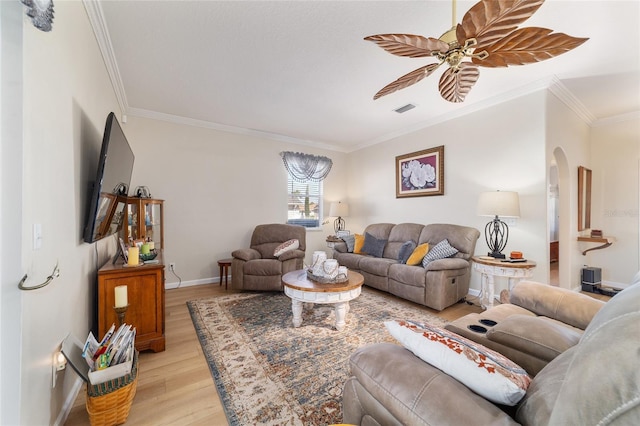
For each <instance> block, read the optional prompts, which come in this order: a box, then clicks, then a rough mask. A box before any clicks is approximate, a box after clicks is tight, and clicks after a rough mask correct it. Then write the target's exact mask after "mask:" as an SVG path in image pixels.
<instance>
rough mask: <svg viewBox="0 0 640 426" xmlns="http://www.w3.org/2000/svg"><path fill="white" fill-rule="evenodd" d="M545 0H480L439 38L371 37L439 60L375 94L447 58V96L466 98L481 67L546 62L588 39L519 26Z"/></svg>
mask: <svg viewBox="0 0 640 426" xmlns="http://www.w3.org/2000/svg"><path fill="white" fill-rule="evenodd" d="M542 3H544V0H480V2H478V3H476V4H475V5H474V6H473V7H472V8H471V9H469V11H468V12H467V13H465V15H464V17H463V18H462V22H461V23H460V24H456V0H453V18H452V23H453V25H452V27H451V29H450V30H449V31H447V32H445V33H444V34H442V35H441V36H440V37H439V38H433V37H423V36H419V35H413V34H377V35H372V36H368V37H365V40H368V41H372V42H374V43H376V44H377V45H378V46H380V47H381V48H383V49H384V50H386V51H387V52H389V53H392V54H394V55H397V56H404V57H409V58H425V57H434V58H435V59H437V60H438V62H435V63H431V64H428V65H425V66H423V67H420V68H418V69H416V70H414V71H411V72H410V73H408V74H405V75H403V76H402V77H400V78H398V79H397V80H396V81H394V82H392V83H390V84H388V85H386V86H385V87H383V88H382V89H380V91H378V93H376V94H375V95H374V97H373V99H374V100H375V99H378V98H380V97H382V96H385V95H388V94H390V93H393V92H395V91H397V90H400V89H404V88H406V87H409V86H411V85H413V84H415V83H417V82H419V81H420V80H422V79H423V78H425V77H428V76H429V75H431V74H432V73H433V72H434V71H435V70H436V69H438V68H439V67H440V65H442V64H444V63H445V62H446V63H447V64H448V65H449V69H447V70H446V71H445V72H444V73H443V74H442V76H441V77H440V83H439V89H440V94H441V96H442V97H443V98H444V99H445V100H447V101H449V102H463V101H464V99H465V97H466V96H467V94H468V93H469V91H470V90H471V88H472V87H473V85H474V84H475V83H476V81H478V77H479V76H480V70H479V67H480V66H482V67H491V68H496V67H508V66H510V65H526V64H530V63H534V62H540V61H544V60H545V59H549V58H553V57H554V56H558V55H561V54H562V53H565V52H568V51H569V50H572V49H574V48H576V47H578V46H580V45H581V44H582V43H584V42H585V41H587V40H588V38H576V37H571V36H568V35H566V34H563V33H553V34H552V31H553V30H549V29H547V28H537V27H528V28H518V25H520V24H521V23H522V22H524V21H526V20H527V19H528V18H529V17H531V15H533V14H534V13H535V12H536V11H537V10H538V8H539V7H540V6H541V5H542Z"/></svg>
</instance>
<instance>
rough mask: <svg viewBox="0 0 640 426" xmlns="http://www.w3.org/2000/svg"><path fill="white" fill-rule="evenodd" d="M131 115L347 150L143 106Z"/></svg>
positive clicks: (133, 109) (314, 146) (341, 148)
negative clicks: (152, 109)
mask: <svg viewBox="0 0 640 426" xmlns="http://www.w3.org/2000/svg"><path fill="white" fill-rule="evenodd" d="M128 112H129V116H132V117H140V118H148V119H151V120H159V121H165V122H167V123H174V124H181V125H184V126H192V127H202V128H205V129H212V130H218V131H221V132H227V133H234V134H238V135H244V136H252V137H258V138H262V139H270V140H274V141H278V142H286V143H292V144H296V145H305V146H310V147H313V148H318V149H326V150H328V151H338V152H346V150H345V148H344V147H341V146H337V145H332V144H328V143H322V142H315V141H310V140H305V139H298V138H294V137H290V136H285V135H281V134H278V133H270V132H264V131H262V130H255V129H247V128H244V127H236V126H229V125H226V124H220V123H214V122H211V121H206V120H197V119H194V118H187V117H181V116H177V115H173V114H165V113H162V112H157V111H150V110H147V109H142V108H131V107H130V108H128Z"/></svg>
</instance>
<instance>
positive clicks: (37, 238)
mask: <svg viewBox="0 0 640 426" xmlns="http://www.w3.org/2000/svg"><path fill="white" fill-rule="evenodd" d="M40 248H42V224H40V223H34V224H33V249H34V250H39V249H40Z"/></svg>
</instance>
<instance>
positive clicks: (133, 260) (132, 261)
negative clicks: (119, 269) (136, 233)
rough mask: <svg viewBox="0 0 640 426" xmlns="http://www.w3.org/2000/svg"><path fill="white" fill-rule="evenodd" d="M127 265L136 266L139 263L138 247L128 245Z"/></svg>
mask: <svg viewBox="0 0 640 426" xmlns="http://www.w3.org/2000/svg"><path fill="white" fill-rule="evenodd" d="M128 263H129V265H131V266H137V265H138V264H139V263H140V251H139V249H138V247H129V262H128Z"/></svg>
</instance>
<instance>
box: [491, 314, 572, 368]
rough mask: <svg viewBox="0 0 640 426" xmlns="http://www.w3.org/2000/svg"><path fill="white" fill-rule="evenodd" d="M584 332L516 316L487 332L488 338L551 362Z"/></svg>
mask: <svg viewBox="0 0 640 426" xmlns="http://www.w3.org/2000/svg"><path fill="white" fill-rule="evenodd" d="M580 336H582V330H580V329H578V328H575V327H571V326H569V325H566V324H563V323H561V322H560V321H556V320H553V319H551V318H546V317H532V316H529V315H512V316H510V317H509V318H506V319H505V320H504V321H500V322H499V323H498V324H496V325H495V326H493V327H491V328H490V329H489V331H488V332H487V339H489V340H493V341H494V342H497V343H500V344H503V345H505V346H508V347H510V348H513V349H517V350H519V351H520V352H524V353H526V354H529V355H533V356H535V357H536V358H540V359H543V360H545V361H551V360H552V359H554V358H555V357H557V356H558V355H560V354H561V353H562V352H564V351H566V350H567V349H569V348H570V347H572V346H575V345H576V344H577V343H578V341H579V340H580Z"/></svg>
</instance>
